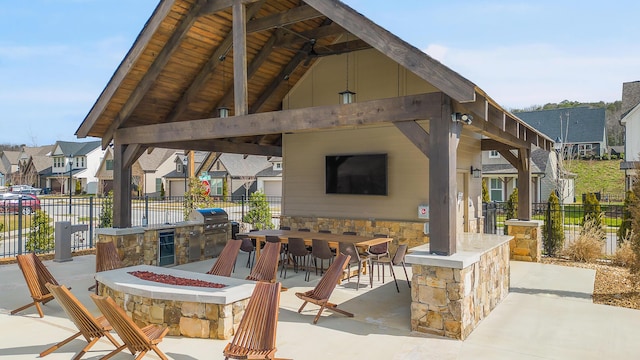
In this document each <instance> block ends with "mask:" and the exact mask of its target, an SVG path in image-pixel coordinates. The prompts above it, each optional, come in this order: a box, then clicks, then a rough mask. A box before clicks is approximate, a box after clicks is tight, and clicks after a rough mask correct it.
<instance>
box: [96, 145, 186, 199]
mask: <svg viewBox="0 0 640 360" xmlns="http://www.w3.org/2000/svg"><path fill="white" fill-rule="evenodd" d="M175 154H176V150H172V149H160V148H155V149H153V151H152V152H151V153H148V152H145V153H144V154H142V155H141V156H140V157H139V158H138V160H136V162H135V163H134V164H133V165H132V168H131V174H132V175H131V182H132V187H131V188H132V192H134V195H135V196H152V197H155V196H159V195H160V192H161V189H162V181H163V178H164V176H165V175H166V174H167V173H169V172H171V171H172V170H173V167H172V166H171V165H169V166H167V165H166V163H167V160H168V159H170V158H173V157H174V156H175ZM96 177H97V178H98V192H97V193H98V194H99V195H106V194H108V193H109V191H111V190H113V150H112V149H111V147H108V148H107V151H106V152H105V154H104V158H103V159H102V160H101V162H100V166H99V167H98V171H97V173H96Z"/></svg>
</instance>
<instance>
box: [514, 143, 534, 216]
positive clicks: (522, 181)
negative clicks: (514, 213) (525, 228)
mask: <svg viewBox="0 0 640 360" xmlns="http://www.w3.org/2000/svg"><path fill="white" fill-rule="evenodd" d="M518 162H519V166H518V167H517V168H518V219H519V220H531V166H530V164H531V150H530V149H527V148H520V149H519V150H518Z"/></svg>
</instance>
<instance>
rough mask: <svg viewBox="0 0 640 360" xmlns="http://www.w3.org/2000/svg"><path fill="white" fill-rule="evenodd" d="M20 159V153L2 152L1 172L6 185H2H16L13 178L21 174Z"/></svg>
mask: <svg viewBox="0 0 640 360" xmlns="http://www.w3.org/2000/svg"><path fill="white" fill-rule="evenodd" d="M19 158H20V151H11V150H5V151H0V172H2V175H3V176H2V177H3V178H4V184H2V185H4V186H7V184H12V185H13V184H16V183H15V182H13V180H12V176H13V175H15V174H17V173H18V172H19V169H20V165H19V163H18V159H19ZM16 185H19V184H16Z"/></svg>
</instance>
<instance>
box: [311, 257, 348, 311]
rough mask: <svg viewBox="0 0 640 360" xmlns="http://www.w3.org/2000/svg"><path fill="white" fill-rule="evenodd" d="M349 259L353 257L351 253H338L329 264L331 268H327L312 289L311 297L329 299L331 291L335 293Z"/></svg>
mask: <svg viewBox="0 0 640 360" xmlns="http://www.w3.org/2000/svg"><path fill="white" fill-rule="evenodd" d="M349 259H351V257H350V256H349V255H345V254H343V253H340V254H338V256H336V259H335V260H333V262H332V263H331V265H330V266H329V269H327V272H326V273H324V275H322V278H321V279H320V281H319V282H318V285H316V287H315V288H314V289H313V290H312V292H311V297H313V298H314V299H318V300H324V299H329V297H331V293H333V289H335V287H336V285H338V282H339V281H340V279H341V277H342V274H343V271H344V268H345V267H347V263H348V262H349Z"/></svg>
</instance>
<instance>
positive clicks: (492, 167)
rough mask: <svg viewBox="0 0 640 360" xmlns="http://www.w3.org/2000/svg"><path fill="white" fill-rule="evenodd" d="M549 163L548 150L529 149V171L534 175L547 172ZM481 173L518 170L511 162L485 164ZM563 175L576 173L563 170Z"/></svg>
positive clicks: (502, 173)
mask: <svg viewBox="0 0 640 360" xmlns="http://www.w3.org/2000/svg"><path fill="white" fill-rule="evenodd" d="M548 164H549V152H548V151H546V150H544V149H540V148H536V149H534V150H533V151H531V173H532V174H535V175H542V174H545V173H546V172H547V165H548ZM482 173H483V174H491V175H514V176H515V175H517V174H518V171H517V170H516V168H514V167H513V166H512V165H511V164H508V163H505V164H486V165H482ZM563 176H564V177H575V176H576V174H574V173H571V172H568V171H566V170H565V171H564V172H563Z"/></svg>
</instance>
